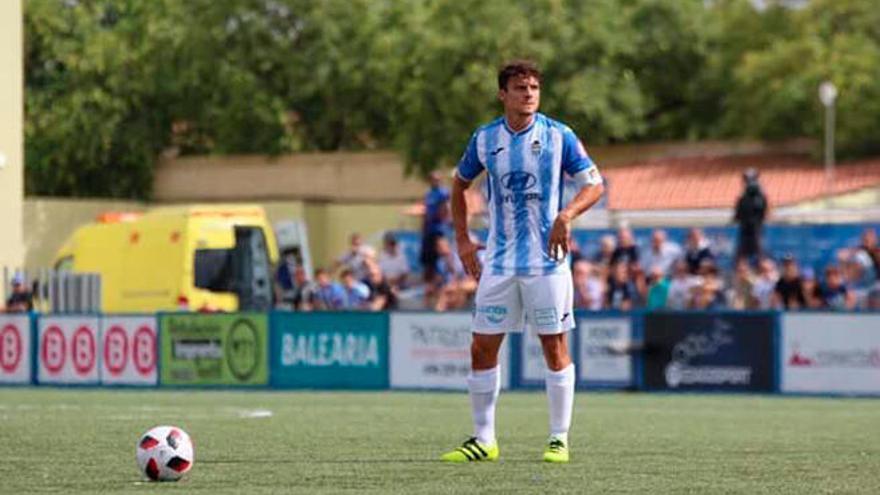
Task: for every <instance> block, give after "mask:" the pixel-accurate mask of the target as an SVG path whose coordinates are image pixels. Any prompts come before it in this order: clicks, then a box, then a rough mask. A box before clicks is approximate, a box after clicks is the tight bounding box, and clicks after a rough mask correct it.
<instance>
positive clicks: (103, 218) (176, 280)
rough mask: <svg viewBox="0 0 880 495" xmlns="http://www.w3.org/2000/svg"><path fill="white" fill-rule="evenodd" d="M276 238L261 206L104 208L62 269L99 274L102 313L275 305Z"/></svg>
mask: <svg viewBox="0 0 880 495" xmlns="http://www.w3.org/2000/svg"><path fill="white" fill-rule="evenodd" d="M277 262H278V248H277V245H276V240H275V236H274V234H273V232H272V228H271V227H270V224H269V222H268V220H267V219H266V214H265V212H264V211H263V209H262V207H260V206H257V205H192V206H173V207H160V208H155V209H152V210H149V211H147V212H145V213H105V214H103V215H100V216H99V217H98V219H97V221H96V222H94V223H91V224H88V225H84V226H82V227H80V228H79V229H77V230H76V231H75V232H74V233H73V235H72V236H71V237H70V238H69V239H68V240H67V241H66V242H65V243H64V245H63V246H62V247H61V249H60V250H59V252H58V254H57V255H56V258H55V268H56V270H59V271H73V272H92V273H98V274H100V276H101V309H102V311H104V312H108V313H115V312H143V311H161V310H166V311H176V310H193V311H238V310H265V309H269V308H270V307H271V306H272V297H273V290H272V275H273V272H272V267H273V266H275V264H276V263H277Z"/></svg>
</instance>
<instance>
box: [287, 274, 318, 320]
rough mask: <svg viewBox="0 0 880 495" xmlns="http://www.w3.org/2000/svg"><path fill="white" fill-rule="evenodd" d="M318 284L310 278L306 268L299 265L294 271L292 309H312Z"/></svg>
mask: <svg viewBox="0 0 880 495" xmlns="http://www.w3.org/2000/svg"><path fill="white" fill-rule="evenodd" d="M316 287H317V286H316V284H314V283H313V282H311V281H310V280H309V276H308V274H307V273H306V269H305V268H304V267H302V266H297V267H296V268H295V269H294V271H293V297H292V301H291V302H292V305H291V306H292V307H291V309H294V310H298V311H311V310H312V309H313V308H312V303H313V299H314V298H313V296H314V294H315V288H316Z"/></svg>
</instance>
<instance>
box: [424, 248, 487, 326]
mask: <svg viewBox="0 0 880 495" xmlns="http://www.w3.org/2000/svg"><path fill="white" fill-rule="evenodd" d="M435 243H436V246H435V250H436V252H437V271H436V273H435V274H434V279H433V281H432V282H430V283H429V285H428V287H427V288H426V289H427V290H426V292H425V294H426V298H427V303H428V307H431V306H433V307H434V309H435V310H437V311H444V310H449V309H463V308H466V307H468V306H469V301H470V300H471V299H472V297H473V295H474V293H475V292H476V290H477V282H476V280H474V279H473V277H470V276H469V275H467V274H466V273H465V271H464V266H463V265H462V264H461V260H460V259H459V257H458V255H457V254H456V253H455V252H454V251H453V249H452V246H451V245H450V244H449V240H448V239H447V238H446V237H438V238H437V239H436V240H435ZM432 303H433V304H432Z"/></svg>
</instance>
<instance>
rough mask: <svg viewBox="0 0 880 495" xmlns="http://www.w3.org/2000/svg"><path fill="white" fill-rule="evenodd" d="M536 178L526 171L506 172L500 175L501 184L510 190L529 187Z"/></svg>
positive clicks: (533, 183)
mask: <svg viewBox="0 0 880 495" xmlns="http://www.w3.org/2000/svg"><path fill="white" fill-rule="evenodd" d="M537 182H538V179H537V178H536V177H535V176H534V175H532V174H530V173H528V172H521V171H516V172H508V173H506V174H504V176H503V177H501V184H502V185H504V187H506V188H508V189H510V190H511V191H525V190H526V189H531V188H532V186H534V185H535V183H537Z"/></svg>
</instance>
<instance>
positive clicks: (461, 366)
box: [390, 313, 510, 390]
mask: <svg viewBox="0 0 880 495" xmlns="http://www.w3.org/2000/svg"><path fill="white" fill-rule="evenodd" d="M471 319H472V317H471V315H470V313H392V314H391V349H390V353H391V388H432V389H449V390H466V389H467V376H468V374H469V373H470V369H471ZM509 340H510V339H504V343H503V344H502V345H501V350H500V351H499V353H498V362H499V363H501V387H502V388H507V387H508V386H509V384H510V366H508V363H509V357H508V350H507V349H508V341H509Z"/></svg>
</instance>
